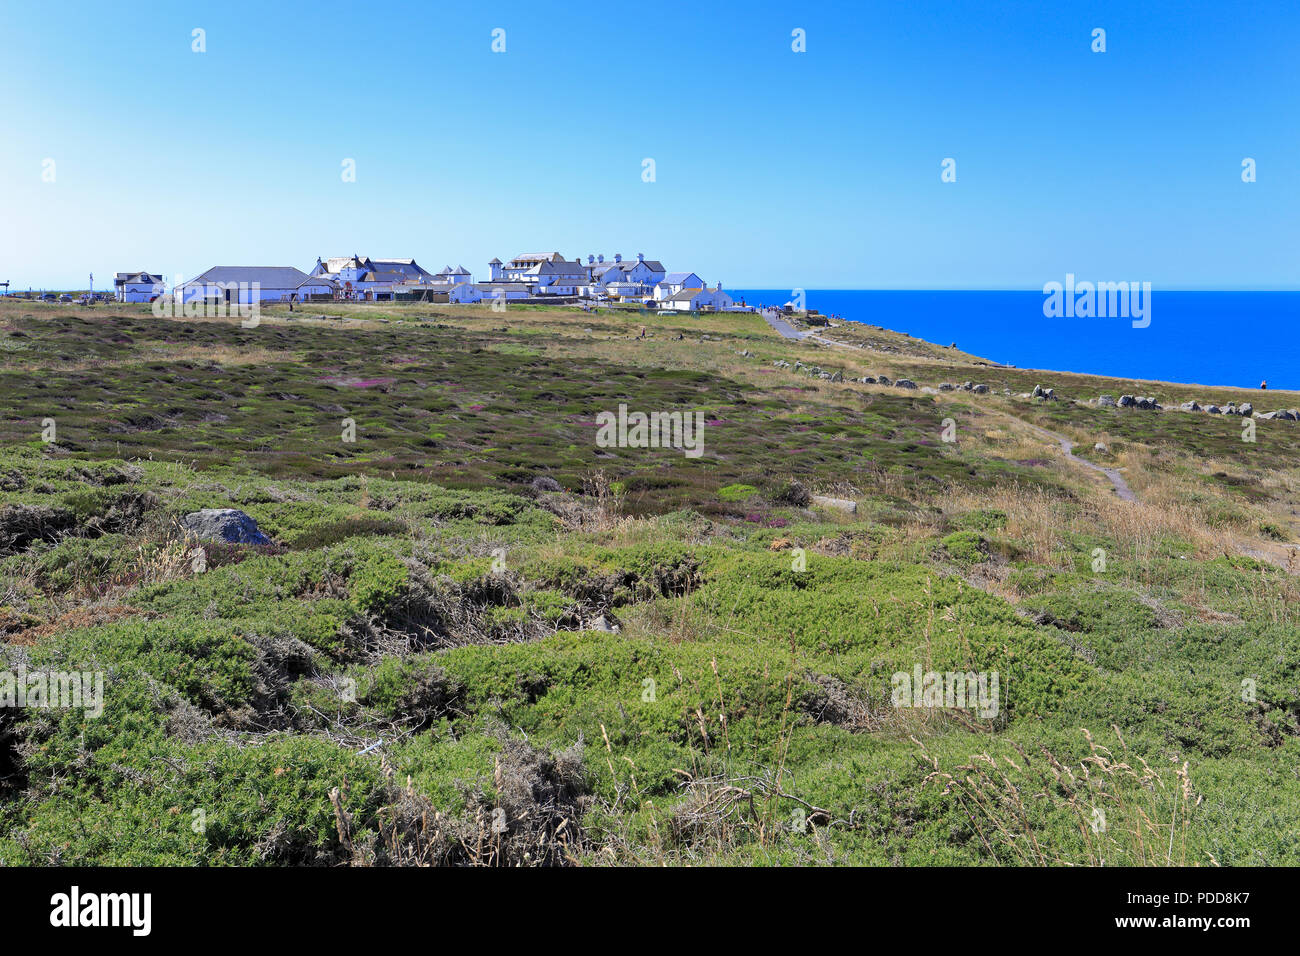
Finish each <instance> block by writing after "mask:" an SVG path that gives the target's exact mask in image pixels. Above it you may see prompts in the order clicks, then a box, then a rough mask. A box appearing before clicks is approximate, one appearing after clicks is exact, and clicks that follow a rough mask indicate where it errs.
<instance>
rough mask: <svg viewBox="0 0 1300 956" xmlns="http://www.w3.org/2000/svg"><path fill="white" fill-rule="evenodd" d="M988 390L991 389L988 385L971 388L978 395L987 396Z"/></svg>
mask: <svg viewBox="0 0 1300 956" xmlns="http://www.w3.org/2000/svg"><path fill="white" fill-rule="evenodd" d="M988 390H989V387H988V386H987V385H975V386H972V387H971V391H972V392H974V393H975V394H976V395H987V394H988Z"/></svg>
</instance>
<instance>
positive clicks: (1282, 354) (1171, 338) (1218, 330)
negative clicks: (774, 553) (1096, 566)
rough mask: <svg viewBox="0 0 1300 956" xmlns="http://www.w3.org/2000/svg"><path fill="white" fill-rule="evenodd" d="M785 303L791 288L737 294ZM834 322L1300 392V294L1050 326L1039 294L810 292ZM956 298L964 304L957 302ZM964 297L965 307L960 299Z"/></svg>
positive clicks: (1184, 379)
mask: <svg viewBox="0 0 1300 956" xmlns="http://www.w3.org/2000/svg"><path fill="white" fill-rule="evenodd" d="M730 291H731V294H732V295H733V296H734V297H735V298H736V300H737V301H740V300H741V299H743V300H744V301H745V302H746V303H747V304H749V305H758V304H759V303H763V304H765V305H772V304H776V305H780V304H782V303H784V302H786V301H789V300H790V298H791V295H792V292H791V290H790V289H733V290H730ZM802 291H803V294H804V298H805V304H806V305H807V307H808V308H809V309H815V310H817V311H819V312H821V313H822V314H823V315H826V316H838V317H839V318H841V319H843V320H844V321H848V322H861V323H864V324H867V325H878V326H881V327H883V328H886V329H890V330H892V331H895V332H903V333H907V334H910V335H913V336H915V337H916V338H919V339H925V340H926V341H929V342H935V343H937V344H940V345H948V344H950V343H952V342H956V344H957V347H958V348H959V349H961V350H962V351H964V352H968V353H971V354H973V355H978V356H980V357H982V358H986V359H989V360H990V361H993V362H999V363H1002V364H1006V365H1015V366H1016V367H1018V368H1026V369H1041V370H1043V371H1055V372H1077V373H1080V374H1087V375H1107V376H1111V377H1115V378H1131V379H1134V380H1135V381H1157V382H1176V383H1181V384H1191V385H1204V386H1206V387H1215V386H1218V387H1233V388H1250V389H1257V388H1258V387H1259V385H1260V383H1261V382H1267V383H1268V387H1269V388H1270V389H1283V390H1296V389H1300V342H1297V341H1296V338H1295V336H1294V334H1293V330H1294V329H1295V328H1296V323H1297V321H1300V291H1290V290H1259V291H1236V290H1222V291H1208V290H1206V291H1199V290H1190V291H1188V290H1159V289H1158V290H1156V291H1155V292H1154V293H1153V304H1152V308H1151V314H1150V319H1151V322H1150V324H1149V325H1148V326H1146V327H1145V328H1134V327H1133V324H1132V322H1131V321H1130V319H1128V318H1094V317H1072V318H1049V317H1047V316H1045V315H1044V314H1043V302H1044V300H1045V298H1046V297H1045V296H1044V294H1043V292H1042V291H1041V290H1037V291H1030V290H1014V289H1013V290H992V289H972V290H959V289H912V290H890V289H804V290H802ZM954 297H958V298H954ZM958 299H959V300H960V301H958Z"/></svg>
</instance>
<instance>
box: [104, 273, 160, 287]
mask: <svg viewBox="0 0 1300 956" xmlns="http://www.w3.org/2000/svg"><path fill="white" fill-rule="evenodd" d="M162 281H163V277H162V276H160V275H154V274H153V273H151V272H119V273H118V274H117V275H115V276H114V277H113V284H114V285H118V284H122V285H125V284H126V283H128V282H139V283H144V282H150V283H153V284H154V285H157V284H158V283H160V282H162Z"/></svg>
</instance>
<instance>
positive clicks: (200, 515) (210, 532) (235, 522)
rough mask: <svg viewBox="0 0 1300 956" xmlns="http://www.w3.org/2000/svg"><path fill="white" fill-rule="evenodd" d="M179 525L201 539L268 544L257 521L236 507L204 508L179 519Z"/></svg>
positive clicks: (267, 539)
mask: <svg viewBox="0 0 1300 956" xmlns="http://www.w3.org/2000/svg"><path fill="white" fill-rule="evenodd" d="M181 527H182V528H184V529H185V530H186V531H188V532H189V533H190V534H192V535H194V536H195V537H196V538H199V539H200V540H202V541H226V542H229V543H231V544H270V543H271V539H270V538H268V537H267V536H266V535H264V534H262V532H261V529H259V528H258V527H257V522H256V521H254V520H253V519H252V518H250V517H249V516H248V515H246V514H244V512H242V511H240V510H238V509H237V508H204V509H203V510H202V511H191V512H190V513H189V514H187V515H186V516H185V517H184V518H182V519H181Z"/></svg>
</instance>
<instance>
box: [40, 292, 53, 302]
mask: <svg viewBox="0 0 1300 956" xmlns="http://www.w3.org/2000/svg"><path fill="white" fill-rule="evenodd" d="M41 301H42V302H54V301H56V300H55V295H54V293H53V292H46V293H45V294H44V295H42V296H41Z"/></svg>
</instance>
